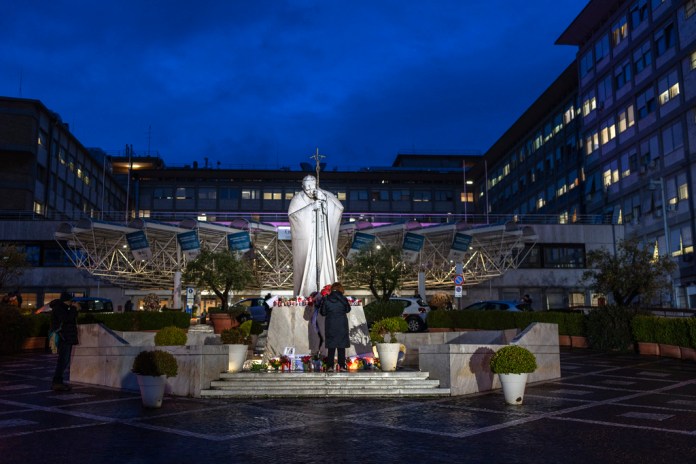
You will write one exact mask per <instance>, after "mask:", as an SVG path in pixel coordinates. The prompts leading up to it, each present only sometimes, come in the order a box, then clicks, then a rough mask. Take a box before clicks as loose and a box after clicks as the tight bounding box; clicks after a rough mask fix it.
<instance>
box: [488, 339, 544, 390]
mask: <svg viewBox="0 0 696 464" xmlns="http://www.w3.org/2000/svg"><path fill="white" fill-rule="evenodd" d="M490 367H491V371H492V372H493V373H495V374H498V376H499V377H500V384H501V385H502V387H503V395H505V402H506V403H507V404H522V401H523V399H524V388H525V385H526V384H527V375H528V374H529V373H531V372H534V371H535V370H536V368H537V363H536V358H535V357H534V354H532V352H531V351H529V350H528V349H526V348H524V347H521V346H519V345H508V346H504V347H503V348H501V349H499V350H498V351H496V352H495V354H494V355H493V356H492V357H491V362H490Z"/></svg>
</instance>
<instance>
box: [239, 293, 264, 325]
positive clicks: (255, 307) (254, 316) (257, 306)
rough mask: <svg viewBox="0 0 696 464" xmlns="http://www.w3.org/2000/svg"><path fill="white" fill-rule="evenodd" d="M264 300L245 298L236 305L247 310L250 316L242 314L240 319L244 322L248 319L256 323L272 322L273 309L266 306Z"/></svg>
mask: <svg viewBox="0 0 696 464" xmlns="http://www.w3.org/2000/svg"><path fill="white" fill-rule="evenodd" d="M264 303H265V300H264V299H263V298H260V297H259V298H244V299H243V300H239V301H238V302H236V303H235V304H234V306H237V307H239V306H241V307H243V308H244V309H246V310H247V312H248V314H242V315H241V316H240V317H239V318H238V319H239V322H244V321H246V320H248V319H251V320H252V321H256V322H268V321H270V320H271V308H270V307H268V306H266V305H265V304H264Z"/></svg>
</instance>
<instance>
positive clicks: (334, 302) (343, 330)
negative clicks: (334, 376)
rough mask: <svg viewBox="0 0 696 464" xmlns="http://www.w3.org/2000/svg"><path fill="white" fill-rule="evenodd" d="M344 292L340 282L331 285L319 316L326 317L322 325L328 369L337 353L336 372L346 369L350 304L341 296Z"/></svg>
mask: <svg viewBox="0 0 696 464" xmlns="http://www.w3.org/2000/svg"><path fill="white" fill-rule="evenodd" d="M344 292H345V290H344V289H343V285H341V283H340V282H336V283H334V284H333V285H331V293H330V294H329V295H327V296H326V297H324V300H323V301H322V303H321V309H320V311H319V312H320V314H321V315H322V316H326V320H325V323H324V336H325V337H326V342H325V343H326V348H327V349H328V359H329V367H328V371H329V372H330V371H333V360H334V354H335V353H336V351H338V364H337V365H336V370H341V369H343V370H345V369H346V348H348V347H349V346H350V337H349V336H348V313H349V312H350V309H351V308H350V303H348V300H347V299H346V297H345V296H344V295H343V293H344Z"/></svg>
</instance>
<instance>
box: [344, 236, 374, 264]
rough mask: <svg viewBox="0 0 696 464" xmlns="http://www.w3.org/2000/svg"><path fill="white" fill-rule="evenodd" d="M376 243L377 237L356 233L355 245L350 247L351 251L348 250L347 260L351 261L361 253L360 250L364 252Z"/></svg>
mask: <svg viewBox="0 0 696 464" xmlns="http://www.w3.org/2000/svg"><path fill="white" fill-rule="evenodd" d="M374 243H375V236H374V235H371V234H366V233H364V232H356V233H355V236H353V244H352V245H351V246H350V250H348V256H347V258H348V259H350V258H352V257H353V256H354V255H356V254H357V253H359V252H360V250H363V249H365V248H369V247H371V246H372V244H374Z"/></svg>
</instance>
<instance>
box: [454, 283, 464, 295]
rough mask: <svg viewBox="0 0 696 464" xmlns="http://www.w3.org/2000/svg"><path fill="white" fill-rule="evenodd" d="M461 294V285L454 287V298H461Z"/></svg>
mask: <svg viewBox="0 0 696 464" xmlns="http://www.w3.org/2000/svg"><path fill="white" fill-rule="evenodd" d="M463 292H464V290H463V288H462V286H461V285H455V286H454V297H455V298H461V297H462V293H463Z"/></svg>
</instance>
